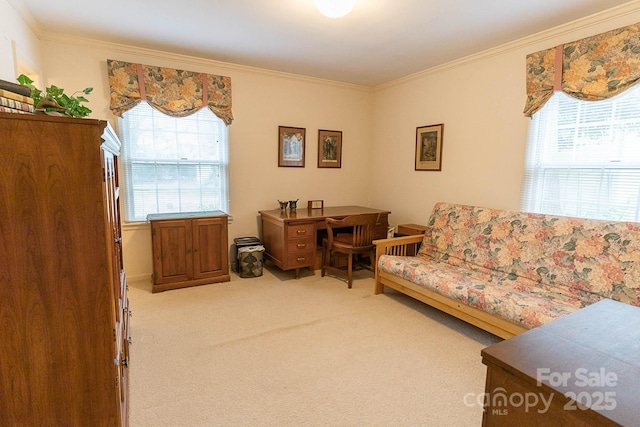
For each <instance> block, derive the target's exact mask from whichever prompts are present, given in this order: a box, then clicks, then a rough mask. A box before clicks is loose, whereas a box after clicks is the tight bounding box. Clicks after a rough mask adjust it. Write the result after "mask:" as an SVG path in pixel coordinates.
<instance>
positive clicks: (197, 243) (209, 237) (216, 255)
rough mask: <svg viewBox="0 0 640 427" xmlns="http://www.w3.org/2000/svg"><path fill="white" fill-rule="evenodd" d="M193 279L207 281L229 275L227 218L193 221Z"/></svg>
mask: <svg viewBox="0 0 640 427" xmlns="http://www.w3.org/2000/svg"><path fill="white" fill-rule="evenodd" d="M191 226H192V233H193V278H194V279H205V278H209V277H215V276H220V275H225V274H229V266H228V264H229V253H228V252H227V217H225V216H222V217H215V218H201V219H194V220H193V221H192V224H191Z"/></svg>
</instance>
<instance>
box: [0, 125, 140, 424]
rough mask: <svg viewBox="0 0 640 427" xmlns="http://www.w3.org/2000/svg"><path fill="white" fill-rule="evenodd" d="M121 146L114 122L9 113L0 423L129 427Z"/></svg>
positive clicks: (0, 140) (1, 255)
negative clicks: (119, 154)
mask: <svg viewBox="0 0 640 427" xmlns="http://www.w3.org/2000/svg"><path fill="white" fill-rule="evenodd" d="M119 150H120V143H119V141H118V140H117V138H116V136H115V134H114V133H113V131H112V130H111V128H110V127H109V126H108V125H107V122H104V121H98V120H91V119H70V118H66V117H50V116H46V115H21V114H7V113H0V236H1V237H0V320H1V322H2V327H1V328H0V420H1V421H0V424H2V425H3V426H36V425H37V426H44V425H55V426H126V425H127V424H128V423H127V419H128V416H127V407H128V368H127V364H128V360H129V348H128V345H129V334H128V318H129V308H128V302H127V293H126V291H127V289H126V283H125V276H124V271H123V269H122V250H121V234H120V219H119V217H120V215H119V201H118V198H119V188H118V179H117V155H118V153H119Z"/></svg>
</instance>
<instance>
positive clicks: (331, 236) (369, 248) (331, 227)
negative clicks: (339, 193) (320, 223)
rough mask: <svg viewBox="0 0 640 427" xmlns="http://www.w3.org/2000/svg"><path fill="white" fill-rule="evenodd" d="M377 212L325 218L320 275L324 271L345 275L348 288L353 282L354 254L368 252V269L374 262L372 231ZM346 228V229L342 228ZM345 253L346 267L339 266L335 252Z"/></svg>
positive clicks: (376, 220) (376, 219)
mask: <svg viewBox="0 0 640 427" xmlns="http://www.w3.org/2000/svg"><path fill="white" fill-rule="evenodd" d="M378 216H379V215H378V214H364V215H352V216H347V217H345V218H344V219H334V218H327V219H326V220H325V222H326V224H327V237H326V238H324V239H322V273H321V275H322V277H324V275H325V271H327V270H328V271H329V272H333V273H340V274H345V273H346V275H347V283H348V286H349V288H351V284H352V282H353V258H354V256H358V255H362V254H369V262H370V267H367V268H369V269H372V268H373V263H374V262H375V245H373V243H372V241H373V232H374V228H375V226H376V223H377V222H378ZM344 229H346V231H345V230H344ZM336 253H341V254H346V255H347V258H348V261H347V269H346V271H345V269H344V268H340V267H339V265H338V262H337V260H336V257H335V254H336Z"/></svg>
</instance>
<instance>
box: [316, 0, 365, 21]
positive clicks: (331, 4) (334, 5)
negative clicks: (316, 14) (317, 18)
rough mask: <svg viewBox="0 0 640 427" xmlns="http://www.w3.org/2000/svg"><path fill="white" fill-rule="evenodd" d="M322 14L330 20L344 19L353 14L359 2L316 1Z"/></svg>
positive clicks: (350, 0)
mask: <svg viewBox="0 0 640 427" xmlns="http://www.w3.org/2000/svg"><path fill="white" fill-rule="evenodd" d="M314 1H315V3H316V7H317V8H318V10H319V11H320V13H321V14H323V15H324V16H326V17H328V18H342V17H343V16H345V15H346V14H347V13H349V12H351V9H353V6H355V4H356V1H358V0H314Z"/></svg>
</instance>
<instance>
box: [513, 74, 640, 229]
mask: <svg viewBox="0 0 640 427" xmlns="http://www.w3.org/2000/svg"><path fill="white" fill-rule="evenodd" d="M522 209H523V210H524V211H529V212H538V213H548V214H556V215H567V216H578V217H586V218H596V219H608V220H615V221H638V220H639V219H640V217H639V215H640V85H636V86H634V87H632V88H630V89H629V90H627V91H626V92H623V93H622V94H620V95H617V96H615V97H613V98H610V99H608V100H605V101H580V100H577V99H574V98H571V97H569V96H567V95H565V94H563V93H561V92H557V93H555V94H554V95H553V97H552V98H551V99H550V100H549V101H548V102H547V104H546V105H545V106H544V107H543V108H542V109H541V110H540V111H538V112H537V113H536V114H534V116H533V117H532V119H531V123H530V127H529V140H528V143H527V154H526V161H525V176H524V181H523V197H522Z"/></svg>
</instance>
